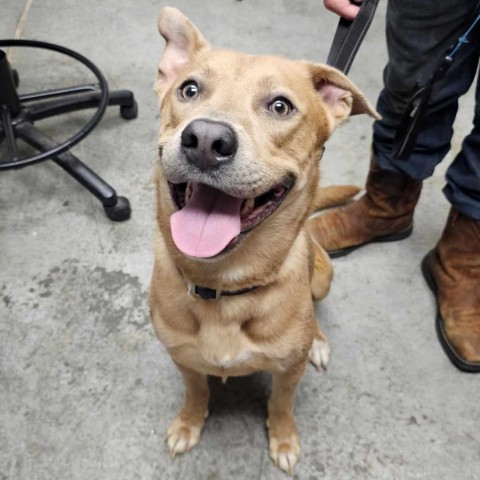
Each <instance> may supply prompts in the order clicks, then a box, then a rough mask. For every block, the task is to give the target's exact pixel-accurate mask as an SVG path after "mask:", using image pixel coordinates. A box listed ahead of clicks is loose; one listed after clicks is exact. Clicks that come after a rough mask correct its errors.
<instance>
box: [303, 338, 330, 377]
mask: <svg viewBox="0 0 480 480" xmlns="http://www.w3.org/2000/svg"><path fill="white" fill-rule="evenodd" d="M308 359H309V360H310V362H311V363H312V364H313V365H314V367H315V368H316V369H317V370H320V368H322V369H323V370H326V369H327V365H328V362H329V361H330V345H329V344H328V341H327V340H321V339H319V338H314V339H313V342H312V346H311V348H310V352H309V353H308Z"/></svg>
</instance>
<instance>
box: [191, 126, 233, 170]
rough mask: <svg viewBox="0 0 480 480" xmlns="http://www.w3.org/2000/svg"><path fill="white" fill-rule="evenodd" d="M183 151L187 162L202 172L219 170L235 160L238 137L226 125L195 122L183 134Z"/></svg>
mask: <svg viewBox="0 0 480 480" xmlns="http://www.w3.org/2000/svg"><path fill="white" fill-rule="evenodd" d="M182 150H183V152H184V153H185V155H186V157H187V160H188V161H189V162H190V163H191V164H193V165H195V166H196V167H198V168H199V169H200V170H209V169H212V168H217V167H219V166H220V165H223V164H225V163H226V162H228V161H230V160H232V159H233V157H234V155H235V153H236V151H237V136H236V135H235V132H234V131H233V129H232V127H230V126H229V125H227V124H226V123H222V122H214V121H212V120H206V119H198V120H194V121H193V122H191V123H189V124H188V125H187V126H186V127H185V130H183V132H182Z"/></svg>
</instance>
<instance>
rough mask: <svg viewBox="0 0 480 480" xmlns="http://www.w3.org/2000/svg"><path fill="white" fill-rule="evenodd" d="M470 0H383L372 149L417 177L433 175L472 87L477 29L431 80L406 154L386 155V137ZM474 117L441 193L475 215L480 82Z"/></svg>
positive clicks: (479, 45) (381, 160) (479, 203)
mask: <svg viewBox="0 0 480 480" xmlns="http://www.w3.org/2000/svg"><path fill="white" fill-rule="evenodd" d="M476 3H477V1H476V0H389V3H388V8H387V28H386V33H387V47H388V54H389V62H388V64H387V66H386V67H385V70H384V89H383V90H382V92H381V94H380V96H379V99H378V103H377V110H378V112H379V113H380V114H381V115H382V117H383V119H382V120H380V121H377V122H375V123H374V126H373V146H374V153H375V158H376V161H377V163H378V165H379V166H380V167H381V168H383V169H386V170H392V171H400V172H403V173H405V174H407V175H409V176H411V177H413V178H415V179H417V180H423V179H425V178H427V177H429V176H431V175H432V173H433V171H434V169H435V166H436V165H437V164H438V163H439V162H441V161H442V159H443V158H444V157H445V155H446V154H447V153H448V151H449V149H450V141H451V138H452V134H453V128H452V125H453V122H454V120H455V116H456V114H457V109H458V98H459V97H460V96H462V95H463V94H465V93H466V92H467V91H468V90H469V88H470V87H471V85H472V83H473V80H474V78H475V74H476V71H477V67H478V61H479V54H480V35H478V32H477V35H476V36H475V37H474V38H473V39H472V42H471V44H469V45H465V46H463V47H462V48H461V49H460V50H459V52H458V54H457V55H456V56H455V59H454V62H453V65H452V67H451V68H450V70H449V72H448V74H447V75H446V77H445V78H444V79H443V80H442V81H440V82H439V83H438V84H437V85H436V86H435V88H434V90H433V92H432V97H431V102H430V104H429V108H428V111H427V115H426V117H425V121H424V123H423V124H422V128H421V130H420V133H419V135H418V137H417V142H416V145H415V148H414V149H413V152H412V154H411V156H410V157H409V159H408V160H407V161H401V160H395V159H393V158H392V154H391V151H392V142H393V138H394V136H395V133H396V131H397V129H398V126H399V124H400V120H401V118H402V114H403V112H404V110H405V107H406V104H407V102H408V99H409V94H410V93H411V90H412V88H413V87H414V85H415V83H416V82H417V81H421V82H422V83H425V82H426V81H427V80H428V78H429V77H430V76H431V74H432V73H433V70H434V68H435V66H436V64H437V62H438V61H439V59H440V58H441V56H442V55H443V54H445V53H446V52H447V51H448V50H449V47H450V45H452V44H454V43H456V40H457V38H458V37H459V36H460V35H461V34H462V33H464V31H465V30H466V28H467V27H468V26H469V25H468V20H469V19H470V15H471V13H472V11H473V9H474V8H475V5H476ZM478 29H479V30H480V26H479V28H478ZM473 125H474V127H473V130H472V131H471V133H470V134H469V135H468V136H467V137H466V138H465V139H464V141H463V144H462V149H461V151H460V153H459V154H458V155H457V156H456V158H455V160H454V161H453V163H452V164H451V165H450V166H449V168H448V170H447V175H446V178H447V185H446V187H445V188H444V193H445V195H446V197H447V199H448V200H449V201H450V203H451V204H452V206H453V207H454V208H455V209H456V210H458V211H460V212H461V213H463V214H464V215H467V216H469V217H472V218H474V219H476V220H480V86H479V85H478V84H477V90H476V104H475V114H474V120H473Z"/></svg>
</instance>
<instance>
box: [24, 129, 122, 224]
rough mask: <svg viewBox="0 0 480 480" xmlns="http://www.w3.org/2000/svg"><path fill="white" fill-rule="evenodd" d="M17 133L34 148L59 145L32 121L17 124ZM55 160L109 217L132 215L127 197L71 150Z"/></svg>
mask: <svg viewBox="0 0 480 480" xmlns="http://www.w3.org/2000/svg"><path fill="white" fill-rule="evenodd" d="M16 133H17V135H18V136H19V137H20V138H21V139H23V140H24V141H25V142H27V143H28V144H30V145H32V146H33V147H34V148H36V149H38V150H40V151H45V150H49V149H51V148H54V147H56V146H57V143H56V142H55V141H54V140H52V139H51V138H50V137H48V136H47V135H45V134H44V133H43V132H41V131H40V130H38V129H37V128H35V127H34V126H33V125H32V124H31V123H27V122H24V123H22V124H20V125H18V126H17V128H16ZM52 159H53V161H54V162H55V163H56V164H57V165H59V166H60V167H62V168H63V169H64V170H65V171H66V172H67V173H68V174H69V175H71V176H72V177H73V178H74V179H75V180H77V181H78V182H79V183H80V184H81V185H82V186H83V187H85V188H86V189H87V190H88V191H89V192H90V193H92V194H93V195H95V197H97V198H98V200H100V202H102V205H103V208H104V210H105V213H106V215H107V217H108V218H109V219H110V220H114V221H116V222H121V221H124V220H128V219H129V218H130V215H131V208H130V202H129V201H128V199H127V198H125V197H118V196H117V194H116V192H115V190H114V189H113V188H112V187H111V186H110V185H109V184H108V183H106V182H105V181H104V180H103V179H102V178H100V177H99V176H98V175H97V174H96V173H95V172H94V171H93V170H91V169H90V168H89V167H87V165H85V164H84V163H83V162H81V161H80V160H79V159H78V158H77V157H75V155H73V154H72V153H70V152H65V153H62V154H60V155H58V156H55V157H52Z"/></svg>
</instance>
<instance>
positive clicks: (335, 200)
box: [312, 185, 361, 213]
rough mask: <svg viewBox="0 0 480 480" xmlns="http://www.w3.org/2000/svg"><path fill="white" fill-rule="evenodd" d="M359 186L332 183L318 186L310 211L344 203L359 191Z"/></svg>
mask: <svg viewBox="0 0 480 480" xmlns="http://www.w3.org/2000/svg"><path fill="white" fill-rule="evenodd" d="M360 190H361V188H359V187H356V186H355V185H333V186H331V187H323V188H322V187H319V188H317V191H316V192H315V197H314V199H313V205H312V213H313V212H316V211H318V210H322V209H324V208H330V207H337V206H339V205H344V204H345V203H347V202H349V201H350V200H352V198H353V197H354V196H355V195H357V193H358V192H360Z"/></svg>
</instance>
